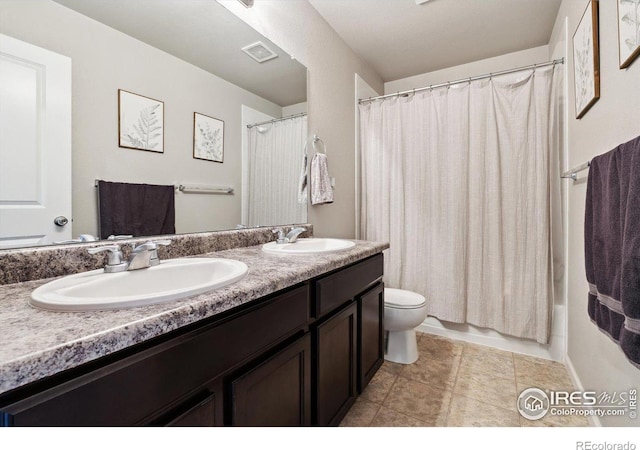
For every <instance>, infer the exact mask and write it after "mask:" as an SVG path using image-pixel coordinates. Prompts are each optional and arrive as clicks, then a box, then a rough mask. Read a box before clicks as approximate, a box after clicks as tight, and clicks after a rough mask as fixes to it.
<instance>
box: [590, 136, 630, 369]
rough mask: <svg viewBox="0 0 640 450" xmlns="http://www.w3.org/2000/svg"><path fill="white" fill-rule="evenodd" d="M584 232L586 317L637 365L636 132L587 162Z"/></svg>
mask: <svg viewBox="0 0 640 450" xmlns="http://www.w3.org/2000/svg"><path fill="white" fill-rule="evenodd" d="M584 231H585V262H586V269H587V281H588V282H589V305H588V312H589V317H591V320H593V321H594V322H595V323H596V325H597V326H598V327H599V328H600V329H601V330H602V331H603V332H604V333H606V334H607V335H608V336H610V337H611V338H612V339H613V340H614V341H616V342H618V343H619V345H620V348H621V349H622V351H623V352H624V354H625V355H626V356H627V358H629V360H630V361H631V362H632V363H633V364H634V365H635V366H636V367H638V368H640V136H639V137H637V138H635V139H633V140H632V141H629V142H627V143H625V144H622V145H620V146H618V147H617V148H615V149H613V150H611V151H610V152H608V153H605V154H604V155H600V156H597V157H595V158H594V159H593V160H592V161H591V168H590V169H589V179H588V183H587V204H586V213H585V230H584Z"/></svg>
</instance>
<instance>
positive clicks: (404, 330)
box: [384, 288, 427, 364]
mask: <svg viewBox="0 0 640 450" xmlns="http://www.w3.org/2000/svg"><path fill="white" fill-rule="evenodd" d="M426 318H427V301H426V300H425V298H424V297H423V296H422V295H420V294H417V293H415V292H411V291H405V290H403V289H392V288H385V289H384V329H385V331H386V335H387V342H386V347H385V353H384V359H386V360H387V361H391V362H395V363H401V364H412V363H414V362H416V360H417V359H418V345H417V341H416V331H415V328H416V327H417V326H418V325H420V324H421V323H422V322H423V321H424V319H426Z"/></svg>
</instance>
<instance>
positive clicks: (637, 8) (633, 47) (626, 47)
mask: <svg viewBox="0 0 640 450" xmlns="http://www.w3.org/2000/svg"><path fill="white" fill-rule="evenodd" d="M616 1H617V2H618V52H619V58H620V68H621V69H624V68H625V67H629V66H630V65H631V63H632V62H633V60H634V59H636V58H637V57H638V55H640V0H616Z"/></svg>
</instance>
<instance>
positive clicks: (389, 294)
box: [384, 288, 427, 308]
mask: <svg viewBox="0 0 640 450" xmlns="http://www.w3.org/2000/svg"><path fill="white" fill-rule="evenodd" d="M426 302H427V300H426V299H425V298H424V297H423V296H422V295H420V294H418V293H417V292H411V291H405V290H404V289H393V288H385V289H384V304H385V305H386V306H391V307H392V308H419V307H421V306H424V304H425V303H426Z"/></svg>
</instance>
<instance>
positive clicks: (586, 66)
mask: <svg viewBox="0 0 640 450" xmlns="http://www.w3.org/2000/svg"><path fill="white" fill-rule="evenodd" d="M573 74H574V85H575V101H576V119H579V118H581V117H582V116H584V115H585V113H586V112H587V111H588V110H589V108H591V106H593V104H594V103H595V102H597V101H598V99H599V98H600V57H599V45H598V1H597V0H590V1H589V3H588V4H587V8H586V9H585V11H584V14H583V15H582V19H580V23H579V24H578V28H577V29H576V32H575V33H574V34H573Z"/></svg>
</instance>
